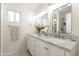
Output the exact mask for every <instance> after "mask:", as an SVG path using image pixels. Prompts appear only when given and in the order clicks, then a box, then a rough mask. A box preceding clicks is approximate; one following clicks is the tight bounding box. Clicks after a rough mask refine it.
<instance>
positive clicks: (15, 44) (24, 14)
mask: <svg viewBox="0 0 79 59" xmlns="http://www.w3.org/2000/svg"><path fill="white" fill-rule="evenodd" d="M1 6H2V8H1V10H2V12H1V15H2V20H1V22H2V28H1V34H2V36H1V37H2V38H1V39H2V41H1V42H2V47H1V49H2V52H3V53H2V54H3V55H9V54H13V53H16V52H19V51H22V50H26V39H24V36H25V34H26V32H29V28H30V27H29V26H28V25H27V24H28V23H27V22H28V21H27V20H29V18H28V15H29V12H30V11H27V10H23V9H22V8H20V7H19V5H18V4H15V5H13V4H2V5H1ZM23 8H25V7H23ZM7 9H8V10H14V11H19V12H21V24H20V39H19V40H17V41H12V40H11V39H10V31H9V28H8V26H7V25H8V22H7V21H8V18H7Z"/></svg>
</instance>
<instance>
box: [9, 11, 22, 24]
mask: <svg viewBox="0 0 79 59" xmlns="http://www.w3.org/2000/svg"><path fill="white" fill-rule="evenodd" d="M9 11H11V12H14V21H10V20H9V14H7V15H8V21H9V22H11V23H20V22H21V12H18V11H13V10H8V12H9ZM16 13H19V15H20V16H19V18H20V19H19V21H18V22H17V21H16V16H15V15H16Z"/></svg>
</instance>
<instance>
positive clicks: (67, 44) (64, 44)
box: [27, 33, 77, 51]
mask: <svg viewBox="0 0 79 59" xmlns="http://www.w3.org/2000/svg"><path fill="white" fill-rule="evenodd" d="M27 35H29V36H32V37H34V38H37V39H39V40H42V41H44V42H47V43H49V44H52V45H55V46H58V47H60V48H63V49H65V50H68V51H71V50H72V49H73V48H74V46H75V45H76V43H77V42H76V41H71V40H69V39H62V38H55V37H47V36H44V35H38V34H36V33H29V34H27Z"/></svg>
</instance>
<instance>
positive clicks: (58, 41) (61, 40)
mask: <svg viewBox="0 0 79 59" xmlns="http://www.w3.org/2000/svg"><path fill="white" fill-rule="evenodd" d="M48 40H50V41H53V42H55V43H60V44H65V43H66V40H63V39H59V38H49V39H48Z"/></svg>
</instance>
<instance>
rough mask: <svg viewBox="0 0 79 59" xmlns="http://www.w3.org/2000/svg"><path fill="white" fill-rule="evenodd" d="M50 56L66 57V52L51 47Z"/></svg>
mask: <svg viewBox="0 0 79 59" xmlns="http://www.w3.org/2000/svg"><path fill="white" fill-rule="evenodd" d="M48 54H49V56H64V50H62V49H61V48H59V47H56V46H54V45H49V53H48Z"/></svg>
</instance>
